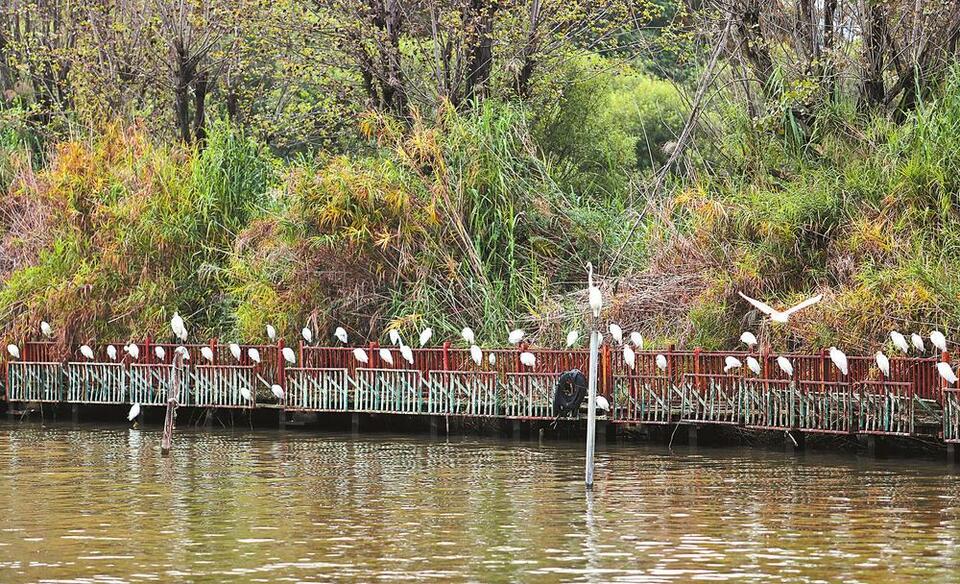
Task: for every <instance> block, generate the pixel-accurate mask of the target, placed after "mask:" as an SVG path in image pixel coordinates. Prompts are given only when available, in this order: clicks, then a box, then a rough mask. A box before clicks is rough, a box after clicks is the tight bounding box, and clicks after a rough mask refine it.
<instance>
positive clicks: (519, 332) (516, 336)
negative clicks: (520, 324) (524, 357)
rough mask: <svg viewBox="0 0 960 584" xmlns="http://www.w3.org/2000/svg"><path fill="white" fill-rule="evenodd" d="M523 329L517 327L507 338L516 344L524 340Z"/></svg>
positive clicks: (512, 343)
mask: <svg viewBox="0 0 960 584" xmlns="http://www.w3.org/2000/svg"><path fill="white" fill-rule="evenodd" d="M523 335H524V332H523V329H515V330H512V331H510V334H509V335H508V336H507V340H508V341H510V344H511V345H516V344H517V343H519V342H520V341H522V340H523Z"/></svg>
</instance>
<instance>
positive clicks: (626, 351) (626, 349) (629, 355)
mask: <svg viewBox="0 0 960 584" xmlns="http://www.w3.org/2000/svg"><path fill="white" fill-rule="evenodd" d="M623 362H624V363H626V364H627V367H629V368H630V369H636V366H637V354H636V353H634V352H633V349H631V348H630V345H624V346H623Z"/></svg>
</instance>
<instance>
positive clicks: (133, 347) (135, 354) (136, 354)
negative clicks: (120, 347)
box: [127, 343, 140, 361]
mask: <svg viewBox="0 0 960 584" xmlns="http://www.w3.org/2000/svg"><path fill="white" fill-rule="evenodd" d="M127 354H128V355H130V358H131V359H133V360H134V361H136V360H137V359H139V358H140V347H138V346H137V344H136V343H130V344H129V345H128V346H127Z"/></svg>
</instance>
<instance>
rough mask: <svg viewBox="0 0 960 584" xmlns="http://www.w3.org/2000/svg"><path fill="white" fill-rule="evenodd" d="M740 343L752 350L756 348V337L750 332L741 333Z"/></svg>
mask: <svg viewBox="0 0 960 584" xmlns="http://www.w3.org/2000/svg"><path fill="white" fill-rule="evenodd" d="M740 342H741V343H743V344H744V345H746V346H747V347H748V348H750V349H752V348H754V347H756V346H757V335H755V334H753V333H752V332H750V331H743V333H742V334H741V335H740Z"/></svg>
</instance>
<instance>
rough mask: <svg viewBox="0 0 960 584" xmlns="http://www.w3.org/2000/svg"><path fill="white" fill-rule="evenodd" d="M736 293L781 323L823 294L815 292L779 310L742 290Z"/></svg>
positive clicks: (816, 300)
mask: <svg viewBox="0 0 960 584" xmlns="http://www.w3.org/2000/svg"><path fill="white" fill-rule="evenodd" d="M737 294H739V295H740V297H741V298H743V299H744V300H746V301H747V302H749V303H750V304H752V305H753V306H754V307H756V309H757V310H759V311H760V312H762V313H764V314H766V315H767V316H768V317H770V320H772V321H773V322H779V323H781V324H786V322H787V321H788V320H790V316H791V315H792V314H794V313H795V312H797V311H799V310H803V309H804V308H806V307H808V306H812V305H814V304H816V303H817V302H820V301H821V300H822V299H823V294H817V295H816V296H814V297H812V298H807V299H806V300H804V301H803V302H801V303H800V304H797V305H796V306H791V307H790V308H788V309H786V310H783V311H781V310H777V309H775V308H773V307H772V306H770V305H769V304H766V303H764V302H760V301H759V300H757V299H756V298H750V297H749V296H747V295H746V294H744V293H743V292H737Z"/></svg>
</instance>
